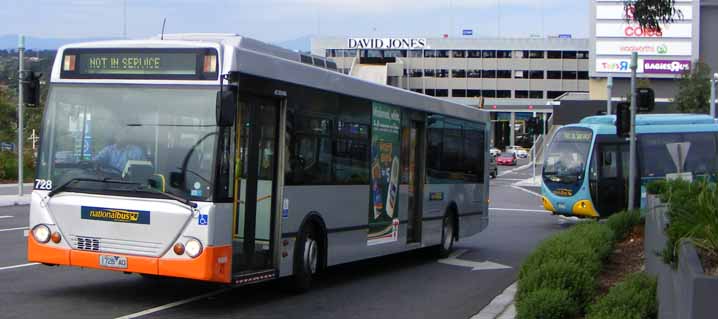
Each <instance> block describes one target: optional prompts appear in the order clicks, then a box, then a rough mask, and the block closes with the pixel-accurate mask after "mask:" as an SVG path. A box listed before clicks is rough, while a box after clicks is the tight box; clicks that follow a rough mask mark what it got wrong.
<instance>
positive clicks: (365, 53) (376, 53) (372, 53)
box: [361, 50, 384, 58]
mask: <svg viewBox="0 0 718 319" xmlns="http://www.w3.org/2000/svg"><path fill="white" fill-rule="evenodd" d="M361 57H362V58H381V57H384V52H382V51H381V50H362V51H361Z"/></svg>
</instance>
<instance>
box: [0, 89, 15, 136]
mask: <svg viewBox="0 0 718 319" xmlns="http://www.w3.org/2000/svg"><path fill="white" fill-rule="evenodd" d="M16 131H17V111H16V107H14V106H13V104H12V102H11V101H10V98H9V96H8V95H7V94H6V92H5V89H4V88H2V87H0V142H11V143H14V142H13V141H14V140H15V139H16V138H17V137H15V136H16V135H15V132H16Z"/></svg>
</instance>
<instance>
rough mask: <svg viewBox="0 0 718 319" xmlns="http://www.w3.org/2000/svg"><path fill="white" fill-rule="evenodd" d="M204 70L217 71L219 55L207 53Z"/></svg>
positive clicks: (208, 71)
mask: <svg viewBox="0 0 718 319" xmlns="http://www.w3.org/2000/svg"><path fill="white" fill-rule="evenodd" d="M202 72H204V73H214V72H217V56H216V55H205V56H204V65H203V66H202Z"/></svg>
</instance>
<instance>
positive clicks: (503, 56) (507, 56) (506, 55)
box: [496, 50, 511, 59]
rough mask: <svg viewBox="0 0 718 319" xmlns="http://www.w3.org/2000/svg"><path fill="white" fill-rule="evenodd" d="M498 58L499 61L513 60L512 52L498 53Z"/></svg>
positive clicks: (503, 51)
mask: <svg viewBox="0 0 718 319" xmlns="http://www.w3.org/2000/svg"><path fill="white" fill-rule="evenodd" d="M496 57H497V58H499V59H511V51H506V50H502V51H496Z"/></svg>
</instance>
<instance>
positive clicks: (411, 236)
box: [405, 120, 425, 244]
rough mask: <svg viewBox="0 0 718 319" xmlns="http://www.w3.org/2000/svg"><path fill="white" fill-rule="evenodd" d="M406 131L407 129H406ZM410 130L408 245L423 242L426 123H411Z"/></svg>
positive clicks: (413, 121) (414, 121)
mask: <svg viewBox="0 0 718 319" xmlns="http://www.w3.org/2000/svg"><path fill="white" fill-rule="evenodd" d="M405 129H406V128H405ZM408 129H409V134H408V138H409V141H408V142H409V156H408V160H409V170H408V172H409V176H408V181H409V198H408V206H409V207H408V208H409V209H408V212H409V216H408V221H407V225H406V229H407V238H406V242H407V244H408V243H418V242H421V225H422V209H423V208H422V195H423V194H424V187H423V186H424V171H425V170H424V161H423V160H422V159H423V158H424V150H425V147H424V122H423V121H416V120H412V121H411V126H410V127H409V128H408Z"/></svg>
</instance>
